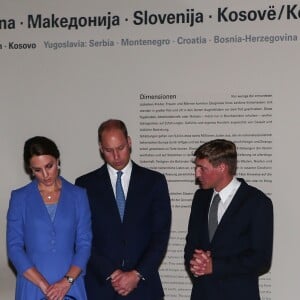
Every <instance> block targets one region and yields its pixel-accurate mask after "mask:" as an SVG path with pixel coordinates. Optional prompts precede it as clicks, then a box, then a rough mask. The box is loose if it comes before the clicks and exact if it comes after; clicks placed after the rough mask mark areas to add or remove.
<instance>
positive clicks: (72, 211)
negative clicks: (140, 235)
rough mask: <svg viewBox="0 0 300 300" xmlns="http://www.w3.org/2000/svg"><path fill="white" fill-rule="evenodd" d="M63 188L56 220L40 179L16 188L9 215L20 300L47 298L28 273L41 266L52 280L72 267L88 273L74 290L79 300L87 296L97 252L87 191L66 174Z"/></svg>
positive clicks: (10, 244)
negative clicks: (94, 251) (93, 248)
mask: <svg viewBox="0 0 300 300" xmlns="http://www.w3.org/2000/svg"><path fill="white" fill-rule="evenodd" d="M60 178H61V181H62V189H61V194H60V199H59V202H58V205H57V209H56V214H55V217H54V220H53V222H52V220H51V218H50V215H49V213H48V211H47V208H46V205H45V204H44V202H43V199H42V197H41V195H40V193H39V191H38V182H37V181H36V180H33V181H32V182H31V183H29V184H28V185H26V186H24V187H22V188H20V189H17V190H15V191H12V193H11V199H10V203H9V209H8V213H7V251H8V257H9V259H10V260H11V262H12V263H13V265H14V266H15V268H16V270H17V283H16V297H15V299H16V300H40V299H42V298H43V297H44V295H43V293H42V291H41V290H40V289H39V287H37V286H36V285H35V284H33V283H32V282H30V281H29V280H27V279H26V278H25V277H24V276H23V273H24V272H25V271H26V270H27V269H29V268H32V267H35V268H36V269H37V270H38V271H39V272H40V273H41V274H42V275H43V276H44V277H45V278H46V280H47V281H48V282H49V284H53V283H55V282H57V281H59V280H60V279H61V278H63V276H64V275H65V274H66V273H67V271H68V270H69V268H70V266H72V265H75V266H78V267H79V268H80V269H81V270H82V273H81V274H80V276H79V277H78V278H77V279H76V281H75V282H74V283H73V285H72V286H71V288H70V290H69V291H68V295H71V296H74V297H75V298H76V299H77V300H86V299H87V298H86V293H85V287H84V275H85V270H86V264H87V261H88V259H89V256H90V250H91V239H92V233H91V218H90V209H89V204H88V199H87V195H86V192H85V190H84V189H82V188H79V187H77V186H74V185H73V184H71V183H69V182H68V181H66V180H65V179H63V178H62V177H60Z"/></svg>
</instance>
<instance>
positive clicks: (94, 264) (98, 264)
mask: <svg viewBox="0 0 300 300" xmlns="http://www.w3.org/2000/svg"><path fill="white" fill-rule="evenodd" d="M89 181H90V180H88V179H86V178H85V177H79V178H77V179H76V180H75V185H77V186H80V187H82V188H85V189H87V191H89V189H90V188H89V186H88V182H89ZM90 201H91V199H90ZM90 209H93V207H92V204H91V202H90ZM91 219H92V218H91ZM91 227H93V224H92V226H91ZM93 244H95V241H92V243H91V253H90V257H89V261H88V265H89V267H90V268H91V269H92V270H93V272H94V274H95V275H96V276H97V277H98V278H99V279H101V280H102V281H103V282H106V279H107V278H108V277H109V276H110V275H111V274H112V273H113V272H114V271H115V270H116V268H117V266H116V265H114V264H113V263H112V262H110V260H109V259H108V258H107V257H105V256H103V255H99V251H97V250H96V248H95V245H93Z"/></svg>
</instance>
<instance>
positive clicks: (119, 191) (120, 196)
mask: <svg viewBox="0 0 300 300" xmlns="http://www.w3.org/2000/svg"><path fill="white" fill-rule="evenodd" d="M122 175H123V172H122V171H118V172H117V182H116V201H117V205H118V209H119V213H120V217H121V221H123V216H124V210H125V194H124V190H123V187H122V182H121V176H122Z"/></svg>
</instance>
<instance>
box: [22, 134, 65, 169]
mask: <svg viewBox="0 0 300 300" xmlns="http://www.w3.org/2000/svg"><path fill="white" fill-rule="evenodd" d="M39 155H51V156H53V157H55V158H56V159H59V156H60V154H59V150H58V148H57V146H56V144H55V143H54V142H53V141H52V140H50V139H48V138H46V137H44V136H34V137H32V138H30V139H28V140H27V141H26V142H25V144H24V152H23V159H24V167H25V171H26V172H27V173H28V174H31V170H30V159H31V158H32V157H33V156H39Z"/></svg>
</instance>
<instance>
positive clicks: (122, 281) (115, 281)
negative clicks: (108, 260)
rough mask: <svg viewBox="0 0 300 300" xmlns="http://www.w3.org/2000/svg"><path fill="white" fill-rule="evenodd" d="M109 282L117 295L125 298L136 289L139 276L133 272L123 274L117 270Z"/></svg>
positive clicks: (123, 272)
mask: <svg viewBox="0 0 300 300" xmlns="http://www.w3.org/2000/svg"><path fill="white" fill-rule="evenodd" d="M110 281H111V284H112V287H113V288H114V290H115V291H116V292H117V293H118V294H119V295H121V296H127V295H128V294H129V293H131V292H132V291H133V290H134V289H135V288H136V287H137V285H138V283H139V281H140V276H139V273H138V272H137V271H135V270H132V271H127V272H125V271H122V270H119V269H118V270H116V271H114V272H113V273H112V274H111V275H110Z"/></svg>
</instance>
